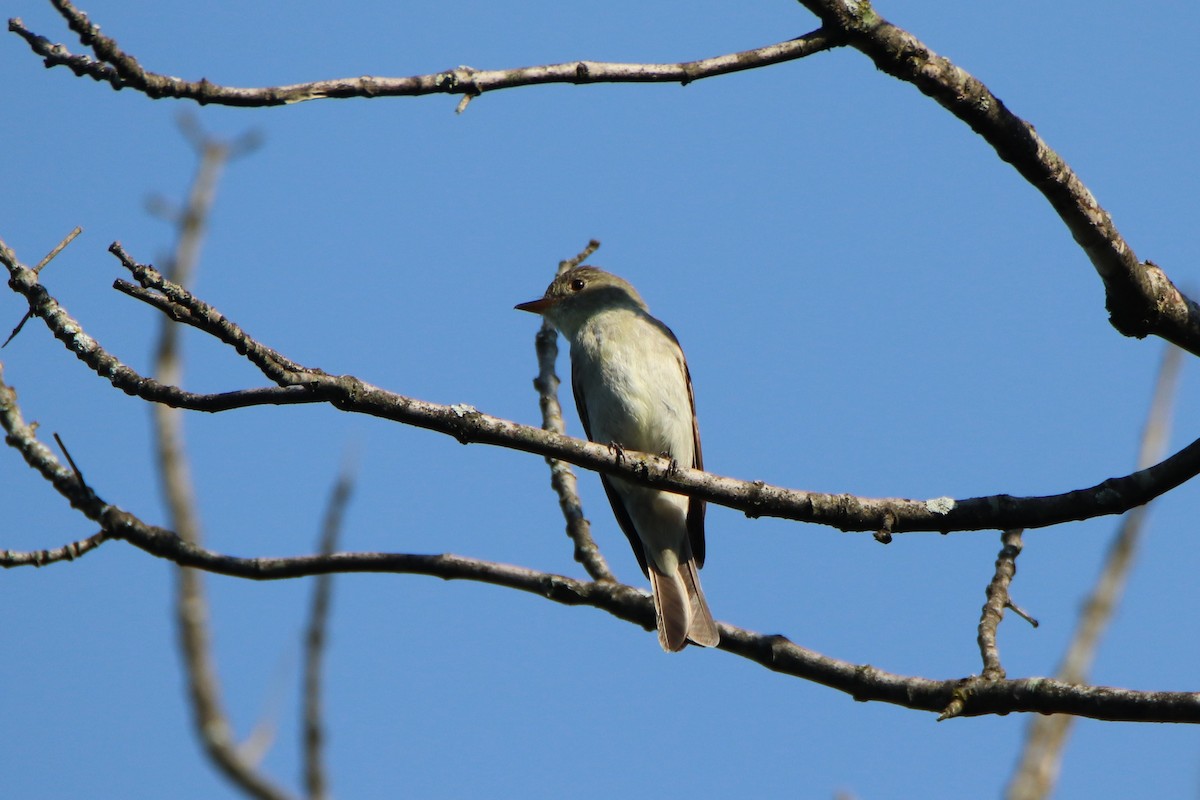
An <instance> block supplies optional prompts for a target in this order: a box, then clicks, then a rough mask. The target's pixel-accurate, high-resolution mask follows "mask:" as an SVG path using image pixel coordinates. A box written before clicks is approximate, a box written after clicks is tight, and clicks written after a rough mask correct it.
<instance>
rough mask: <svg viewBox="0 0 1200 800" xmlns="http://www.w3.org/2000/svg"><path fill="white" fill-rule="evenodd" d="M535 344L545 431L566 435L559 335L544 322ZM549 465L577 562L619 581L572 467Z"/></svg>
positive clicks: (572, 263) (577, 260)
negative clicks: (599, 542)
mask: <svg viewBox="0 0 1200 800" xmlns="http://www.w3.org/2000/svg"><path fill="white" fill-rule="evenodd" d="M599 247H600V242H598V241H596V240H595V239H592V240H591V241H590V242H588V244H587V247H585V248H584V249H583V250H582V251H581V252H580V253H579V254H578V255H576V256H575V257H574V258H572V259H569V260H567V261H561V262H559V265H558V272H559V273H562V272H563V271H564V270H568V269H571V268H572V267H577V266H579V265H580V264H582V263H583V262H584V261H585V260H587V258H588V256H590V255H591V254H592V253H594V252H596V250H597V249H598V248H599ZM534 344H535V349H536V351H537V360H538V376H537V377H536V378H534V380H533V386H534V388H535V389H537V392H538V406H539V407H540V408H541V411H542V428H543V429H544V430H548V431H551V432H553V433H558V434H565V433H566V425H565V424H564V423H563V415H562V404H561V403H559V401H558V386H559V380H558V374H557V373H556V372H555V369H554V364H555V361H557V360H558V332H557V331H556V330H555V329H554V326H553V325H551V324H550V323H549V322H546V321H545V320H543V321H542V326H541V328H540V329H538V332H537V336H536V337H535V339H534ZM546 463H547V464H548V465H549V466H550V486H551V487H552V488H553V489H554V492H555V494H557V495H558V507H559V508H560V509H561V510H562V514H563V517H564V518H565V519H566V522H567V536H569V537H570V538H571V541H572V542H574V543H575V553H574V556H575V560H576V561H578V562H579V563H580V564H582V565H583V568H584V569H585V570H587V574H588V575H590V576H592V578H594V579H596V580H598V581H611V580H616V577H615V576H614V575H613V573H612V570H611V569H609V566H608V562H607V561H606V560H605V558H604V554H603V553H601V552H600V548H599V547H597V546H596V540H595V539H593V538H592V529H591V523H589V522H588V521H587V518H586V517H584V515H583V503H582V502H581V501H580V499H579V489H578V486H577V482H576V480H575V473H574V471H572V469H571V465H570V464H569V463H567V462H566V461H563V460H561V459H558V458H553V457H551V456H547V457H546Z"/></svg>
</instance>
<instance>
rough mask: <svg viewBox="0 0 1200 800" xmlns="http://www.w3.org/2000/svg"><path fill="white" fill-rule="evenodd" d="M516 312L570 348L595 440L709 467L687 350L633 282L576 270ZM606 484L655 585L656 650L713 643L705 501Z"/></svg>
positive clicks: (610, 480)
mask: <svg viewBox="0 0 1200 800" xmlns="http://www.w3.org/2000/svg"><path fill="white" fill-rule="evenodd" d="M517 309H518V310H520V311H530V312H532V313H534V314H541V315H542V316H543V317H545V318H546V319H547V320H549V321H550V323H551V324H552V325H554V327H555V328H557V329H558V331H559V332H560V333H562V335H563V336H565V337H566V339H567V341H569V342H570V343H571V386H572V388H574V390H575V406H576V408H577V409H578V410H579V418H580V420H581V421H582V422H583V429H584V431H585V432H586V433H587V436H588V438H589V439H591V440H592V441H593V442H598V443H600V444H609V445H614V446H616V447H621V448H627V449H629V450H640V451H642V452H645V453H661V454H663V455H666V456H669V457H671V458H672V459H674V460H675V461H676V463H679V464H685V465H688V466H692V467H695V468H696V469H703V466H704V464H703V460H702V458H701V456H700V432H699V430H698V429H697V427H696V406H695V401H694V399H693V397H692V378H691V375H689V374H688V368H687V362H686V361H685V360H684V358H683V350H682V349H681V348H680V347H679V341H678V340H677V339H676V338H675V334H673V333H671V329H670V328H668V327H667V326H666V325H663V324H662V323H661V322H659V321H658V320H657V319H655V318H654V317H652V316H650V311H649V309H648V308H647V307H646V303H645V302H643V300H642V298H641V296H640V295H639V294H638V293H637V290H636V289H634V288H633V287H632V286H631V285H630V284H629V283H628V282H627V281H625V280H623V279H621V278H618V277H617V276H616V275H612V274H610V273H608V272H605V271H604V270H602V269H597V268H596V267H589V266H582V267H576V268H574V269H570V270H567V271H565V272H563V273H561V274H560V275H559V276H558V277H557V278H555V279H554V281H553V282H552V283H551V284H550V286H549V287H548V288H547V289H546V294H545V296H544V297H542V298H541V299H540V300H532V301H530V302H528V303H521V304H520V305H518V306H517ZM600 480H601V481H602V482H603V483H604V491H605V492H606V493H607V494H608V501H609V503H611V504H612V509H613V514H615V515H616V517H617V522H618V523H619V524H620V525H621V530H623V531H624V532H625V535H626V536H627V537H628V538H629V543H630V544H631V545H633V553H634V555H635V556H637V560H638V564H639V565H641V568H642V572H644V573H645V574H646V576H647V577H648V578H649V579H650V588H651V590H652V592H653V594H654V613H655V617H656V621H657V624H658V642H659V644H661V645H662V647H663V649H664V650H667V651H670V652H675V651H678V650H682V649H683V648H684V647H685V646H686V645H687V643H688V641H691V642H693V643H695V644H698V645H703V646H704V647H714V646H716V644H717V643H718V642H719V641H720V634H719V633H718V632H717V624H716V622H714V621H713V617H712V612H710V611H709V610H708V603H707V602H706V601H705V599H704V592H703V591H702V590H701V589H700V575H699V572H698V570H699V568H700V567H701V566H703V565H704V501H703V500H697V499H695V498H689V497H686V496H684V495H681V494H675V493H673V492H664V491H660V490H658V489H651V488H649V487H647V486H640V485H638V484H635V483H630V482H629V481H626V480H624V479H622V478H617V477H614V476H611V475H601V476H600Z"/></svg>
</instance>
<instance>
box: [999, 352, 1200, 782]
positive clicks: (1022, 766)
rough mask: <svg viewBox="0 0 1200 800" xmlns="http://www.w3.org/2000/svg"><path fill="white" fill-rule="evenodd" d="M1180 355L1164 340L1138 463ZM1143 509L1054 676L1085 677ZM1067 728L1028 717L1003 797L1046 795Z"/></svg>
mask: <svg viewBox="0 0 1200 800" xmlns="http://www.w3.org/2000/svg"><path fill="white" fill-rule="evenodd" d="M1181 360H1182V358H1181V351H1180V350H1178V349H1177V348H1175V347H1172V346H1170V345H1168V346H1167V348H1166V351H1165V352H1164V353H1163V360H1162V365H1161V366H1160V367H1159V372H1158V380H1157V382H1156V384H1155V387H1154V399H1153V400H1152V401H1151V403H1150V412H1149V415H1148V416H1147V419H1146V427H1145V429H1144V430H1143V432H1142V444H1141V447H1140V449H1139V452H1138V466H1145V465H1146V464H1150V463H1153V462H1154V461H1155V460H1156V459H1158V458H1161V457H1162V454H1163V452H1165V450H1166V444H1167V437H1168V435H1169V431H1170V427H1171V405H1172V402H1173V400H1174V398H1175V387H1176V384H1177V383H1178V378H1179V367H1180V361H1181ZM1148 512H1149V506H1141V507H1139V508H1135V509H1133V510H1132V511H1130V512H1129V513H1128V514H1127V515H1126V516H1125V518H1124V519H1123V520H1122V521H1121V525H1120V526H1119V527H1118V529H1117V534H1116V536H1115V537H1114V538H1113V541H1112V543H1111V545H1110V546H1109V550H1108V555H1107V557H1106V558H1105V561H1104V566H1103V568H1102V569H1101V572H1100V576H1099V577H1098V578H1097V580H1096V586H1095V588H1094V589H1093V590H1092V593H1091V595H1090V596H1089V597H1088V599H1087V601H1086V602H1085V603H1084V604H1083V610H1082V611H1081V612H1080V618H1079V624H1078V626H1077V627H1076V629H1075V635H1074V636H1073V637H1072V639H1071V643H1070V644H1069V645H1068V646H1067V652H1066V653H1065V654H1064V656H1063V660H1062V662H1061V663H1060V664H1059V666H1058V669H1057V670H1056V672H1055V674H1056V675H1057V676H1058V679H1059V680H1061V681H1064V682H1066V683H1078V684H1082V683H1084V682H1086V681H1087V680H1088V674H1089V672H1090V671H1091V667H1092V661H1093V659H1094V658H1095V655H1096V651H1097V650H1098V649H1099V647H1100V638H1101V636H1102V635H1103V634H1104V630H1105V629H1106V628H1107V627H1108V623H1109V622H1110V621H1111V620H1112V615H1113V612H1114V611H1115V609H1116V607H1117V604H1118V603H1119V602H1120V600H1121V593H1122V592H1123V591H1124V588H1125V582H1126V580H1127V578H1128V576H1129V570H1130V569H1131V568H1132V566H1133V557H1134V554H1135V553H1136V552H1137V546H1138V543H1139V542H1140V541H1141V536H1142V531H1143V528H1144V525H1145V521H1146V514H1147V513H1148ZM1070 728H1071V718H1070V717H1067V716H1062V715H1057V716H1049V717H1035V718H1034V719H1033V720H1032V721H1031V722H1030V724H1029V728H1028V730H1027V731H1026V734H1025V746H1024V748H1023V749H1022V752H1021V756H1020V759H1019V760H1018V763H1017V766H1016V768H1015V769H1014V771H1013V775H1012V779H1011V780H1010V782H1009V784H1008V790H1007V793H1006V797H1008V798H1009V800H1040V798H1044V797H1049V796H1050V793H1051V792H1052V791H1053V789H1054V784H1055V782H1056V781H1057V779H1058V770H1059V766H1060V765H1061V763H1062V753H1063V748H1064V747H1065V746H1066V742H1067V737H1068V735H1069V734H1070Z"/></svg>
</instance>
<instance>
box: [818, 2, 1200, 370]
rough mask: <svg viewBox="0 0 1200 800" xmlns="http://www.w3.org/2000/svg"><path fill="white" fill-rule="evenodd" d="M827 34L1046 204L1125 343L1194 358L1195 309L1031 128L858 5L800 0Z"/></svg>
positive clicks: (1198, 330)
mask: <svg viewBox="0 0 1200 800" xmlns="http://www.w3.org/2000/svg"><path fill="white" fill-rule="evenodd" d="M800 1H801V2H802V3H803V4H804V6H805V7H806V8H808V9H809V10H810V11H812V12H813V13H814V14H816V15H817V16H818V17H820V18H821V20H822V21H823V22H824V24H825V28H826V29H833V30H837V31H839V32H841V33H842V34H843V35H844V36H845V37H846V41H847V44H849V45H850V46H851V47H854V48H855V49H857V50H860V51H861V52H862V53H864V54H865V55H867V56H868V57H870V58H871V60H872V61H874V62H875V66H876V67H878V68H879V70H880V71H882V72H885V73H887V74H888V75H891V76H892V77H894V78H898V79H900V80H902V81H905V82H906V83H911V84H913V85H914V86H916V87H917V88H918V89H920V90H921V91H922V92H923V93H925V94H926V95H928V96H929V97H932V98H933V99H934V100H936V101H937V102H938V103H939V104H940V105H941V106H942V107H943V108H945V109H946V110H947V111H949V112H950V113H951V114H953V115H954V116H956V117H958V118H959V119H960V120H962V121H963V122H965V123H967V125H969V126H970V127H971V130H973V131H975V132H976V133H978V134H979V135H980V136H982V137H983V138H984V139H985V140H986V141H987V143H988V144H990V145H991V146H992V147H993V148H994V149H995V150H996V154H997V155H999V156H1000V158H1001V159H1002V160H1003V161H1007V162H1008V163H1009V164H1012V166H1013V167H1014V168H1015V169H1016V170H1017V172H1019V173H1020V174H1021V177H1023V178H1024V179H1025V180H1026V181H1028V182H1029V183H1030V185H1032V186H1033V187H1034V188H1035V189H1037V190H1038V191H1039V192H1041V193H1042V195H1043V196H1044V197H1045V198H1046V199H1047V200H1048V201H1049V202H1050V205H1051V206H1052V207H1053V208H1054V210H1055V212H1056V213H1057V214H1058V216H1059V218H1060V219H1062V221H1063V222H1064V223H1065V224H1066V226H1067V229H1068V230H1069V231H1070V232H1071V235H1072V236H1073V237H1074V238H1075V241H1076V242H1077V243H1078V244H1079V246H1080V247H1082V248H1083V251H1084V252H1085V253H1087V256H1088V258H1089V259H1091V262H1092V265H1093V266H1094V267H1095V268H1096V272H1097V273H1099V275H1100V278H1101V280H1102V281H1103V282H1104V288H1105V292H1106V296H1107V297H1106V305H1107V308H1108V312H1109V319H1110V321H1111V322H1112V325H1113V327H1114V328H1116V329H1117V330H1118V331H1120V332H1121V333H1122V334H1124V335H1126V336H1133V337H1136V338H1139V339H1140V338H1143V337H1145V336H1147V335H1150V334H1154V335H1156V336H1160V337H1162V338H1163V339H1166V340H1167V341H1169V342H1173V343H1174V344H1176V345H1178V346H1179V347H1182V348H1183V349H1184V350H1187V351H1188V352H1190V353H1192V354H1194V355H1200V306H1197V305H1196V303H1195V302H1194V301H1192V300H1191V299H1189V298H1188V297H1186V296H1185V295H1184V294H1183V293H1182V292H1180V291H1179V290H1178V289H1177V288H1176V287H1175V285H1174V284H1173V283H1171V281H1170V279H1169V278H1168V277H1167V276H1166V273H1164V272H1163V271H1162V269H1161V268H1159V266H1158V265H1157V264H1155V263H1154V262H1152V261H1146V262H1140V261H1139V260H1138V258H1137V256H1136V255H1135V254H1134V252H1133V248H1131V247H1130V246H1129V244H1128V243H1127V242H1126V241H1125V239H1124V238H1123V237H1122V236H1121V234H1120V232H1119V231H1118V230H1117V226H1116V224H1115V223H1114V222H1113V220H1112V217H1111V216H1109V214H1108V212H1107V211H1105V210H1104V208H1102V207H1101V206H1100V204H1099V203H1098V202H1097V201H1096V198H1095V197H1093V196H1092V193H1091V192H1090V191H1089V190H1088V188H1087V186H1085V185H1084V183H1083V181H1082V180H1080V179H1079V176H1078V175H1076V174H1075V172H1074V170H1072V169H1071V167H1070V166H1068V165H1067V163H1066V161H1064V160H1063V159H1062V157H1061V156H1059V155H1058V153H1056V152H1054V150H1052V149H1051V148H1050V146H1049V145H1048V144H1046V142H1045V140H1043V139H1042V137H1041V136H1039V135H1038V133H1037V131H1036V130H1035V129H1034V127H1033V126H1032V125H1030V124H1029V123H1028V122H1026V121H1025V120H1023V119H1021V118H1020V117H1018V116H1017V115H1016V114H1014V113H1012V112H1011V111H1009V109H1008V107H1007V106H1005V105H1004V103H1003V102H1002V101H1001V100H1000V98H998V97H996V96H995V95H994V94H992V92H991V91H990V90H989V89H988V88H987V87H986V86H985V85H984V84H983V83H982V82H981V81H980V80H979V79H977V78H975V77H974V76H973V75H971V74H970V73H968V72H967V71H966V70H964V69H962V68H961V67H958V66H956V65H955V64H954V63H953V62H951V61H950V60H949V59H947V58H945V57H944V56H940V55H938V54H937V53H935V52H934V51H933V50H931V49H930V48H929V47H927V46H926V45H925V44H924V43H923V42H921V41H920V40H919V39H918V38H917V37H915V36H913V35H912V34H911V33H909V32H908V31H906V30H903V29H902V28H898V27H897V26H895V25H893V24H891V23H890V22H888V21H887V20H885V19H883V18H882V17H880V16H879V15H878V14H877V13H876V12H875V9H874V8H872V7H871V4H870V2H866V1H865V0H800Z"/></svg>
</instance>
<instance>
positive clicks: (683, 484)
mask: <svg viewBox="0 0 1200 800" xmlns="http://www.w3.org/2000/svg"><path fill="white" fill-rule="evenodd" d="M109 249H110V250H111V251H112V252H113V253H114V254H116V255H117V256H118V258H119V259H120V260H121V263H122V265H124V266H125V267H126V268H127V269H129V270H130V272H131V273H132V274H133V276H134V277H135V278H136V279H137V281H138V282H139V283H140V284H141V285H142V288H143V289H146V290H148V291H150V292H152V293H154V294H155V295H156V296H157V297H158V298H159V302H160V303H161V306H157V307H161V308H163V309H167V308H171V309H174V310H175V311H176V312H177V315H178V318H179V319H180V320H181V321H183V322H185V323H187V324H189V325H191V326H192V327H195V328H197V329H199V330H202V331H204V332H205V333H208V334H210V335H212V336H214V337H216V338H217V339H219V340H220V341H221V342H223V343H225V344H227V345H229V346H230V347H232V348H234V349H235V350H236V351H237V352H238V353H239V354H240V355H243V356H244V357H245V358H246V359H248V360H249V361H250V362H251V363H252V364H254V365H255V366H256V367H258V369H259V370H260V371H261V372H262V373H263V375H265V376H266V377H267V378H268V379H270V380H271V381H273V382H275V383H276V384H278V388H261V389H247V390H243V391H238V392H227V393H223V394H207V395H204V394H193V393H191V392H185V391H184V390H183V389H181V388H179V387H177V386H172V385H168V384H163V383H161V382H158V381H154V380H152V379H150V378H145V377H143V376H141V375H139V374H138V373H137V372H136V371H135V370H133V369H132V368H130V367H128V366H126V365H125V364H122V363H121V362H120V361H119V360H118V359H117V358H116V357H115V356H113V355H111V354H110V353H108V352H107V351H106V350H104V348H103V347H101V346H100V344H99V343H98V342H96V340H95V339H93V338H91V337H90V336H88V335H87V334H85V333H84V332H83V330H82V327H81V326H80V324H79V323H78V322H77V321H75V320H74V319H73V318H72V317H71V316H70V315H69V314H68V313H67V311H66V309H64V308H63V307H62V306H61V305H60V304H59V303H58V301H56V300H55V299H54V298H53V297H52V296H51V295H50V294H49V292H47V291H46V289H45V287H43V286H42V285H41V284H40V283H39V282H38V277H37V275H36V274H35V273H34V272H33V271H32V270H30V269H29V268H27V267H25V266H24V265H23V264H21V263H20V262H19V261H17V259H16V256H15V255H14V254H13V252H12V251H11V250H10V249H9V248H8V246H7V245H5V244H4V243H3V242H2V241H0V263H3V264H4V265H5V266H6V267H7V268H8V270H9V274H10V276H11V277H10V279H9V282H8V285H9V287H10V288H12V289H13V291H15V292H18V293H19V294H21V295H23V296H24V297H25V299H26V301H27V302H28V303H29V307H30V309H31V310H32V311H33V312H34V315H35V316H37V317H39V318H41V319H42V320H43V321H44V322H45V323H46V325H47V327H49V328H50V330H51V332H52V333H53V334H54V336H55V337H56V338H57V339H58V340H59V341H61V342H62V343H63V344H64V345H65V346H66V347H67V349H68V350H70V351H71V352H72V353H74V354H75V356H76V357H77V358H79V359H80V360H81V361H83V362H84V363H85V364H87V365H88V367H90V368H91V369H92V370H93V371H94V372H96V374H98V375H99V376H101V377H102V378H105V379H106V380H107V381H108V382H110V383H112V385H113V386H115V387H116V388H118V389H120V390H121V391H123V392H125V393H127V394H132V395H136V396H138V397H141V398H142V399H145V400H149V401H152V402H155V403H163V404H165V405H169V406H178V407H182V408H189V409H193V410H197V411H222V410H228V409H231V408H240V407H245V406H250V405H262V404H278V405H282V404H287V403H328V404H330V405H332V406H333V407H334V408H337V409H339V410H341V411H347V412H353V413H358V414H367V415H370V416H375V417H380V418H382V419H389V420H392V421H393V422H400V423H404V424H406V425H413V426H416V427H419V428H425V429H427V430H432V431H437V432H439V433H443V434H446V435H449V436H453V437H455V438H456V439H457V440H458V441H460V442H462V443H463V444H468V443H480V444H490V445H495V446H501V447H508V448H511V449H515V450H522V451H524V452H528V453H536V454H538V455H541V456H544V457H553V458H557V459H560V460H562V461H568V462H570V463H572V464H575V465H576V466H579V467H584V468H586V469H592V470H596V471H599V472H604V473H606V474H610V475H617V476H620V477H622V478H624V479H626V480H629V481H632V482H634V483H638V484H642V485H645V486H652V487H655V488H659V489H667V490H669V491H673V492H677V493H679V494H685V495H688V496H693V497H700V498H702V499H704V500H708V501H710V502H713V503H716V504H717V505H722V506H726V507H728V508H733V509H737V510H739V511H743V512H745V513H746V515H747V516H750V517H764V516H767V517H780V518H783V519H792V520H798V521H801V522H814V523H817V524H821V525H829V526H831V527H834V528H838V529H839V530H843V531H872V532H884V533H886V536H887V537H889V538H890V536H891V535H892V534H893V533H906V532H910V531H938V532H941V533H949V532H951V531H967V530H987V529H1004V530H1007V529H1012V528H1042V527H1047V526H1050V525H1057V524H1059V523H1062V522H1072V521H1077V520H1082V519H1091V518H1092V517H1098V516H1104V515H1107V514H1120V513H1124V512H1125V511H1128V510H1129V509H1131V508H1134V507H1136V506H1140V505H1143V504H1145V503H1147V502H1149V501H1150V500H1152V499H1154V498H1155V497H1158V496H1159V495H1161V494H1164V493H1166V492H1169V491H1171V490H1172V489H1174V488H1175V487H1177V486H1179V485H1180V484H1182V483H1184V482H1186V481H1188V480H1190V479H1191V478H1193V477H1195V476H1196V475H1197V474H1198V473H1200V439H1197V440H1196V441H1194V442H1192V443H1191V444H1190V445H1188V446H1187V447H1185V448H1183V449H1182V450H1180V451H1179V452H1178V453H1176V454H1174V455H1173V456H1171V457H1170V458H1168V459H1166V460H1164V461H1162V462H1160V463H1159V464H1156V465H1155V466H1152V467H1148V468H1147V469H1144V470H1139V471H1137V472H1134V473H1132V474H1129V475H1125V476H1123V477H1119V478H1109V479H1108V480H1105V481H1103V482H1101V483H1099V484H1097V485H1094V486H1089V487H1087V488H1083V489H1076V490H1074V491H1070V492H1064V493H1062V494H1056V495H1045V496H1041V497H1013V496H1011V495H1003V494H1002V495H993V496H988V497H974V498H968V499H965V500H954V499H952V498H949V497H939V498H933V499H930V500H910V499H902V498H878V499H876V498H865V497H856V496H854V495H848V494H825V493H821V492H807V491H803V490H800V489H787V488H784V487H780V486H772V485H770V484H767V483H764V482H762V481H743V480H737V479H735V478H726V477H721V476H718V475H714V474H712V473H708V472H703V471H701V470H695V469H689V468H686V467H683V466H680V465H678V464H674V463H672V462H671V460H670V459H667V458H663V457H661V456H658V455H653V454H649V453H637V452H634V451H628V450H627V451H624V452H622V453H621V454H620V455H619V456H618V455H616V454H614V453H613V452H612V451H611V450H610V449H609V448H608V447H606V446H604V445H600V444H596V443H594V442H588V441H585V440H582V439H573V438H571V437H568V436H563V435H561V434H558V433H553V432H551V431H546V430H542V429H541V428H535V427H532V426H529V425H521V424H519V423H516V422H511V421H509V420H506V419H501V418H499V417H493V416H489V415H487V414H483V413H481V412H479V411H478V410H477V409H475V408H474V407H472V406H469V405H465V404H455V405H450V406H446V405H440V404H437V403H429V402H426V401H424V400H418V399H416V398H412V397H405V396H403V395H398V394H394V393H392V392H388V391H385V390H383V389H380V388H379V387H377V386H372V385H371V384H369V383H366V382H365V381H362V380H360V379H359V378H356V377H354V376H353V375H330V374H329V373H326V372H324V371H322V370H319V369H314V368H309V367H304V366H301V365H300V364H297V363H296V362H294V361H291V360H289V359H287V358H285V357H284V356H282V355H280V354H279V353H278V352H276V351H275V350H272V349H271V348H269V347H267V346H265V345H263V344H261V343H260V342H258V341H256V340H255V339H253V338H251V337H250V336H249V335H248V334H247V333H246V332H245V331H243V330H242V329H241V328H240V327H239V326H238V325H236V324H235V323H234V322H232V321H231V320H229V319H227V318H226V317H225V316H224V315H222V314H221V313H220V312H218V311H217V310H216V309H214V308H213V307H212V306H210V305H208V304H207V303H204V302H203V301H201V300H199V299H197V298H196V297H194V296H193V295H192V294H191V293H190V292H188V291H187V290H186V289H184V288H183V287H181V286H179V285H178V284H175V283H173V282H171V281H168V280H167V279H166V278H164V277H163V276H162V275H161V274H159V272H158V271H157V270H155V269H154V268H153V267H151V266H148V265H145V264H138V263H137V262H135V261H133V260H132V259H131V258H130V257H129V256H128V254H127V253H125V251H124V250H123V249H122V248H121V246H120V245H119V244H114V245H113V246H112V247H111V248H109ZM173 318H175V317H173ZM885 540H886V539H885Z"/></svg>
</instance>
